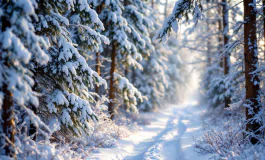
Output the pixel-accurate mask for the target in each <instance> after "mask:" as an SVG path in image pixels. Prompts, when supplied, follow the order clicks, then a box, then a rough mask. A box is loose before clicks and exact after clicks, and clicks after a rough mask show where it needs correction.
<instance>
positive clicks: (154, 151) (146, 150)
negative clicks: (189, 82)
mask: <svg viewBox="0 0 265 160" xmlns="http://www.w3.org/2000/svg"><path fill="white" fill-rule="evenodd" d="M178 109H179V108H174V110H173V115H172V116H171V117H170V118H169V120H168V122H167V125H166V128H165V129H164V130H163V131H161V132H160V133H159V134H158V135H157V136H155V137H154V138H152V139H150V140H148V141H144V142H141V143H139V144H137V145H136V146H135V148H134V151H135V152H136V153H139V154H137V155H130V156H127V157H125V158H124V159H125V160H135V159H146V160H148V159H152V160H156V159H164V157H163V154H162V152H163V150H164V148H165V146H169V145H170V144H173V145H175V146H174V147H171V148H174V149H176V148H177V147H176V144H177V143H178V141H180V138H179V137H180V136H181V135H182V134H184V133H185V130H186V126H185V124H184V123H183V122H182V117H178V116H179V115H178ZM179 143H180V142H179ZM180 148H181V147H180ZM172 152H175V153H176V150H174V151H172ZM171 158H172V157H171Z"/></svg>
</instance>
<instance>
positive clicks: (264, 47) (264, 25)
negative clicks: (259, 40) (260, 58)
mask: <svg viewBox="0 0 265 160" xmlns="http://www.w3.org/2000/svg"><path fill="white" fill-rule="evenodd" d="M262 5H263V16H265V0H262ZM263 52H264V61H265V18H264V17H263Z"/></svg>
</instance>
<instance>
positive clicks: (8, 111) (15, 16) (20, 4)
mask: <svg viewBox="0 0 265 160" xmlns="http://www.w3.org/2000/svg"><path fill="white" fill-rule="evenodd" d="M36 7H37V4H36V2H35V1H29V0H25V1H16V0H14V1H8V0H3V1H1V2H0V17H1V21H0V28H1V30H0V37H1V38H0V53H1V55H0V56H1V57H0V63H1V64H0V77H1V78H0V95H1V96H0V113H1V125H0V133H1V141H0V147H1V148H2V149H3V150H2V149H1V152H0V154H4V155H6V156H9V157H13V158H15V157H16V148H15V144H14V142H15V134H16V123H17V121H16V120H15V119H17V118H18V117H17V112H15V107H18V108H19V109H20V110H24V111H26V113H28V114H31V111H29V110H28V109H27V107H26V106H28V105H30V104H31V105H34V106H35V107H38V106H39V101H38V98H37V94H36V92H34V91H32V86H33V85H34V81H33V79H32V77H31V76H32V72H31V71H30V70H29V69H28V67H27V65H28V64H29V62H30V60H31V59H32V57H34V59H32V61H34V62H35V63H36V64H38V65H44V64H46V63H47V62H48V60H49V57H48V56H47V55H46V53H45V52H44V50H45V49H47V48H48V44H47V43H46V42H45V41H44V39H43V38H41V37H39V36H37V35H36V34H35V29H34V26H33V24H32V20H33V19H34V20H35V21H37V20H38V19H37V16H36V14H35V9H36ZM19 121H23V120H21V119H19ZM35 123H36V122H35Z"/></svg>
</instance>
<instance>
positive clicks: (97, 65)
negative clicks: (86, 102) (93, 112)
mask: <svg viewBox="0 0 265 160" xmlns="http://www.w3.org/2000/svg"><path fill="white" fill-rule="evenodd" d="M100 63H101V62H100V52H97V53H96V67H95V70H96V72H97V73H98V75H99V76H100ZM95 91H96V93H97V94H98V95H99V94H100V86H98V85H96V88H95ZM95 100H96V101H98V97H97V96H96V97H95Z"/></svg>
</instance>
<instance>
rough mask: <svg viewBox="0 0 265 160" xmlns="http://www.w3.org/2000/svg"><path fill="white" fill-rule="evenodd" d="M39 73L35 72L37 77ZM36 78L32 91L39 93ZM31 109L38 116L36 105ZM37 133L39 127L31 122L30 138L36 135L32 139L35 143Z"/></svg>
mask: <svg viewBox="0 0 265 160" xmlns="http://www.w3.org/2000/svg"><path fill="white" fill-rule="evenodd" d="M37 72H38V70H37ZM37 72H35V73H34V72H33V73H34V75H35V76H36V75H37ZM35 76H34V77H33V80H34V85H33V87H32V90H33V91H35V92H36V91H37V82H36V78H35ZM30 108H31V110H32V111H33V112H34V114H37V108H36V107H35V106H34V105H32V104H31V107H30ZM36 133H37V127H36V126H35V125H34V124H33V123H32V122H30V126H29V136H32V135H34V136H33V138H32V139H33V140H34V141H36V138H37V135H36Z"/></svg>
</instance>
